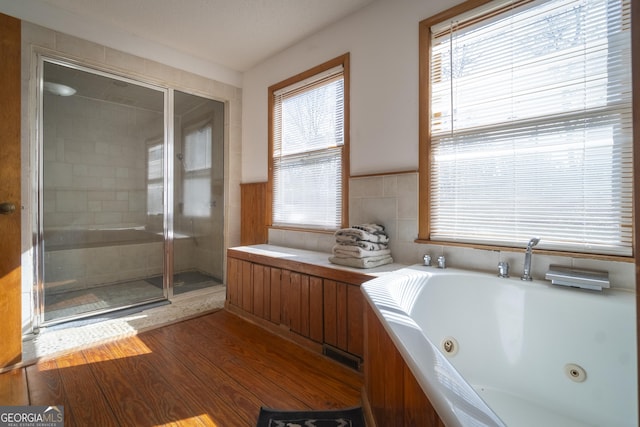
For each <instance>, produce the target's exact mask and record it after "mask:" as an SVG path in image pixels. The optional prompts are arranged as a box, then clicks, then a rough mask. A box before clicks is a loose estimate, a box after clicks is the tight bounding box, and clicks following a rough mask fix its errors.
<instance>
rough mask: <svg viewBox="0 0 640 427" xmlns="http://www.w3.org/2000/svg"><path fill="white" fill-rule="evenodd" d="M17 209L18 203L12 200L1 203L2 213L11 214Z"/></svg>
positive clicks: (0, 210)
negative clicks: (15, 203)
mask: <svg viewBox="0 0 640 427" xmlns="http://www.w3.org/2000/svg"><path fill="white" fill-rule="evenodd" d="M15 211H16V205H14V204H13V203H11V202H4V203H0V215H10V214H12V213H14V212H15Z"/></svg>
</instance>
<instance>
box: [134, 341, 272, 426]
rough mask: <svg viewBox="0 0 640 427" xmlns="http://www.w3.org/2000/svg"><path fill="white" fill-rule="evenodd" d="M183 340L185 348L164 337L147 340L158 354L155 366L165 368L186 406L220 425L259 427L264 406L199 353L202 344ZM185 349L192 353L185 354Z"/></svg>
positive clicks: (219, 367) (231, 377)
mask: <svg viewBox="0 0 640 427" xmlns="http://www.w3.org/2000/svg"><path fill="white" fill-rule="evenodd" d="M182 337H183V338H184V339H183V342H182V344H181V346H180V343H179V342H174V343H172V344H167V341H168V339H167V335H166V334H164V333H163V334H152V333H149V334H145V336H144V340H145V341H146V342H147V343H148V344H149V346H150V347H151V348H153V350H154V351H153V353H152V354H151V357H153V358H154V363H155V364H156V365H157V366H163V369H162V371H161V372H162V375H163V376H165V378H166V380H167V381H168V382H169V383H171V384H174V385H175V390H174V391H175V394H177V395H180V397H181V398H184V400H185V402H184V403H183V404H184V405H185V406H188V407H190V408H191V411H192V412H193V413H195V414H202V413H205V414H208V415H209V418H210V419H211V420H212V421H214V422H215V423H217V424H218V425H230V426H231V425H238V426H245V425H251V424H252V423H255V420H257V418H258V409H259V407H260V404H261V402H260V401H259V400H258V399H257V398H256V397H255V396H254V395H253V394H252V393H251V392H250V390H248V389H247V388H246V387H245V386H243V385H242V384H241V383H239V382H238V381H237V379H236V378H234V377H233V376H231V375H230V374H229V372H227V371H226V370H225V369H223V368H222V367H221V366H219V365H218V361H217V360H216V361H213V360H211V359H210V358H208V357H206V356H205V355H203V354H202V353H200V352H199V351H197V346H198V345H199V343H193V342H190V340H189V337H188V336H186V335H182ZM194 344H195V345H196V347H193V345H194ZM178 346H180V347H178ZM185 348H190V349H192V350H191V351H184V349H185ZM178 349H179V351H177V352H176V350H178Z"/></svg>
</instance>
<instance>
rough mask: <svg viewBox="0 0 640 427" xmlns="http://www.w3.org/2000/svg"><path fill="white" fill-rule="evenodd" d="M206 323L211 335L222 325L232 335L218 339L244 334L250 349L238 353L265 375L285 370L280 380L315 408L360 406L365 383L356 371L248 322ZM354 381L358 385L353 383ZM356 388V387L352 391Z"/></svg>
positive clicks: (221, 320) (231, 319)
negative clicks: (273, 370) (275, 369)
mask: <svg viewBox="0 0 640 427" xmlns="http://www.w3.org/2000/svg"><path fill="white" fill-rule="evenodd" d="M202 321H203V322H204V323H205V324H206V326H205V327H204V328H203V330H206V331H207V333H211V334H215V333H216V330H217V329H219V327H220V325H224V330H225V331H227V332H230V333H229V334H227V335H226V336H221V335H220V336H216V340H224V339H225V338H229V337H230V338H229V339H234V337H235V336H236V335H235V334H242V336H243V340H242V342H241V344H243V343H244V345H245V346H246V344H249V345H250V346H247V347H244V348H238V349H237V351H238V352H239V353H241V354H243V355H244V357H246V358H247V359H248V360H251V361H252V363H254V364H256V365H261V370H262V371H263V372H265V374H266V373H268V372H270V371H271V370H272V369H274V367H282V369H279V370H278V371H277V376H278V379H277V381H279V383H280V384H283V385H284V386H285V387H287V388H292V389H295V390H296V393H297V395H298V396H299V398H300V399H302V400H304V401H305V402H307V403H308V404H310V405H312V407H314V409H325V408H326V409H329V408H337V407H344V406H355V405H359V404H360V395H359V390H360V387H361V384H362V380H361V378H360V379H358V380H355V378H358V374H356V373H355V372H354V371H351V370H348V368H343V367H342V366H339V365H337V364H335V363H333V362H332V361H329V360H327V359H325V358H324V357H323V356H321V355H319V354H316V353H313V352H310V351H308V350H306V349H304V348H302V347H300V346H298V345H296V344H294V343H292V342H289V341H287V340H284V339H282V338H280V337H277V336H274V335H272V334H271V333H268V332H266V331H264V330H263V329H261V328H259V327H257V326H255V325H252V324H247V322H246V321H244V320H242V319H240V318H238V317H236V316H233V315H229V314H228V315H227V316H225V317H217V318H216V319H215V320H213V319H211V318H209V317H205V318H203V319H202ZM216 325H218V328H216ZM274 342H276V345H274ZM249 350H250V351H249ZM347 370H348V371H350V372H347ZM338 372H339V373H338ZM351 381H354V382H353V383H351V384H349V383H350V382H351ZM352 385H353V386H355V387H353V388H352ZM356 389H357V390H356ZM354 390H355V391H356V392H355V393H354ZM354 395H355V398H354Z"/></svg>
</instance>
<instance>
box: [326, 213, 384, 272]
mask: <svg viewBox="0 0 640 427" xmlns="http://www.w3.org/2000/svg"><path fill="white" fill-rule="evenodd" d="M335 236H336V244H335V246H334V247H333V256H331V257H329V261H330V262H332V263H334V264H340V265H346V266H348V267H357V268H371V267H378V266H380V265H385V264H390V263H392V262H393V258H391V250H390V249H389V236H388V235H387V232H386V231H385V229H384V226H382V225H379V224H360V225H354V226H351V227H349V228H342V229H340V230H338V231H336V233H335Z"/></svg>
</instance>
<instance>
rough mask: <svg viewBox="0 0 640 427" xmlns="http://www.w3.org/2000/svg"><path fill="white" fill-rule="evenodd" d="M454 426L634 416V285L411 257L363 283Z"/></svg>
mask: <svg viewBox="0 0 640 427" xmlns="http://www.w3.org/2000/svg"><path fill="white" fill-rule="evenodd" d="M362 291H363V293H364V295H365V298H366V300H367V301H368V303H369V304H370V305H371V307H372V309H373V311H374V313H375V314H376V316H377V317H378V318H379V319H380V321H381V323H382V324H383V326H384V329H385V330H386V332H387V333H388V334H389V336H390V337H391V339H392V341H393V342H394V344H395V345H396V347H397V348H398V351H399V352H400V353H401V355H402V357H403V359H404V361H405V362H406V364H407V365H408V366H409V368H410V370H411V372H412V373H413V375H414V376H415V378H416V380H417V381H418V383H419V385H420V387H421V388H422V390H423V391H424V392H425V394H426V395H427V396H428V397H429V400H430V401H431V403H432V405H433V406H434V408H435V410H436V411H437V413H438V415H439V416H440V418H441V419H442V420H443V421H444V422H445V424H446V425H447V426H449V427H453V426H512V427H529V426H531V427H534V426H535V427H539V426H545V427H554V426H557V427H578V426H581V427H583V426H618V427H622V426H637V425H638V415H637V414H638V391H637V389H638V387H637V378H638V375H637V362H636V358H637V355H636V351H637V350H636V349H637V346H636V328H635V325H636V317H635V294H634V293H632V292H628V291H621V290H615V289H607V290H605V291H604V292H594V291H583V290H578V289H571V288H563V287H559V286H553V285H551V284H550V282H546V281H533V282H523V281H521V280H520V279H519V278H508V279H502V278H498V277H497V276H493V275H491V274H488V273H479V272H469V271H463V270H456V269H446V270H440V269H437V268H434V267H424V266H419V265H416V266H412V267H407V268H404V269H401V270H398V271H396V272H393V273H390V274H387V275H384V276H381V277H378V278H376V279H373V280H371V281H369V282H367V283H365V284H364V285H363V286H362Z"/></svg>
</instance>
